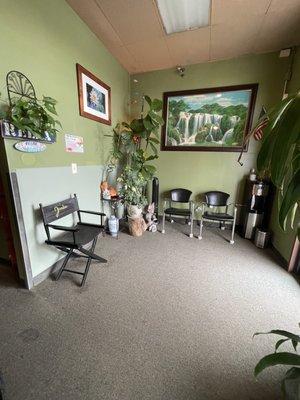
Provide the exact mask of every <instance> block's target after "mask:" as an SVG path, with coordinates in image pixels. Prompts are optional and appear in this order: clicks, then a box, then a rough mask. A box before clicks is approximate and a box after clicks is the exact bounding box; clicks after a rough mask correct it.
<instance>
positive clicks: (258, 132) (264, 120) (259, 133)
mask: <svg viewBox="0 0 300 400" xmlns="http://www.w3.org/2000/svg"><path fill="white" fill-rule="evenodd" d="M258 120H259V123H258V124H257V125H256V127H255V128H254V129H253V130H252V132H251V135H253V136H254V139H255V140H261V139H262V137H263V129H264V128H265V127H266V126H267V124H268V122H269V117H268V114H267V110H266V109H265V107H264V106H263V107H262V109H261V112H260V116H259V119H258Z"/></svg>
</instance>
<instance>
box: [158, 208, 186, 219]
mask: <svg viewBox="0 0 300 400" xmlns="http://www.w3.org/2000/svg"><path fill="white" fill-rule="evenodd" d="M164 212H165V214H169V215H183V216H186V217H189V216H190V214H191V212H190V210H188V209H184V208H174V207H170V208H167V209H166V210H165V211H164Z"/></svg>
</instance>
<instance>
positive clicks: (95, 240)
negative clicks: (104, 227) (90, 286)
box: [80, 237, 98, 287]
mask: <svg viewBox="0 0 300 400" xmlns="http://www.w3.org/2000/svg"><path fill="white" fill-rule="evenodd" d="M97 239H98V237H95V239H94V240H93V244H92V247H91V249H90V252H91V253H94V250H95V247H96V243H97ZM91 261H92V256H90V257H89V258H88V260H87V263H86V267H85V270H84V274H83V278H82V281H81V284H80V286H81V287H83V286H84V284H85V281H86V278H87V274H88V273H89V269H90V265H91Z"/></svg>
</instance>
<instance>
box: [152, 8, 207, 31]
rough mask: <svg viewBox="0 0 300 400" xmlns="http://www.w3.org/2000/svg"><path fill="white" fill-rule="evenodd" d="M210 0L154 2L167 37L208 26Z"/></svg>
mask: <svg viewBox="0 0 300 400" xmlns="http://www.w3.org/2000/svg"><path fill="white" fill-rule="evenodd" d="M210 1H211V0H156V2H157V6H158V10H159V13H160V16H161V19H162V22H163V25H164V28H165V31H166V33H167V35H170V34H171V33H175V32H183V31H188V30H191V29H196V28H202V27H203V26H207V25H209V20H210Z"/></svg>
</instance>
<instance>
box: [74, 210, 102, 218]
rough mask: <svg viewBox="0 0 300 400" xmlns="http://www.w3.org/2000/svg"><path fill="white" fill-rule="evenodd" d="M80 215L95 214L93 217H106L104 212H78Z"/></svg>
mask: <svg viewBox="0 0 300 400" xmlns="http://www.w3.org/2000/svg"><path fill="white" fill-rule="evenodd" d="M78 211H79V212H80V213H85V214H93V215H100V216H101V217H106V214H105V213H102V212H97V211H87V210H78Z"/></svg>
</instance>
